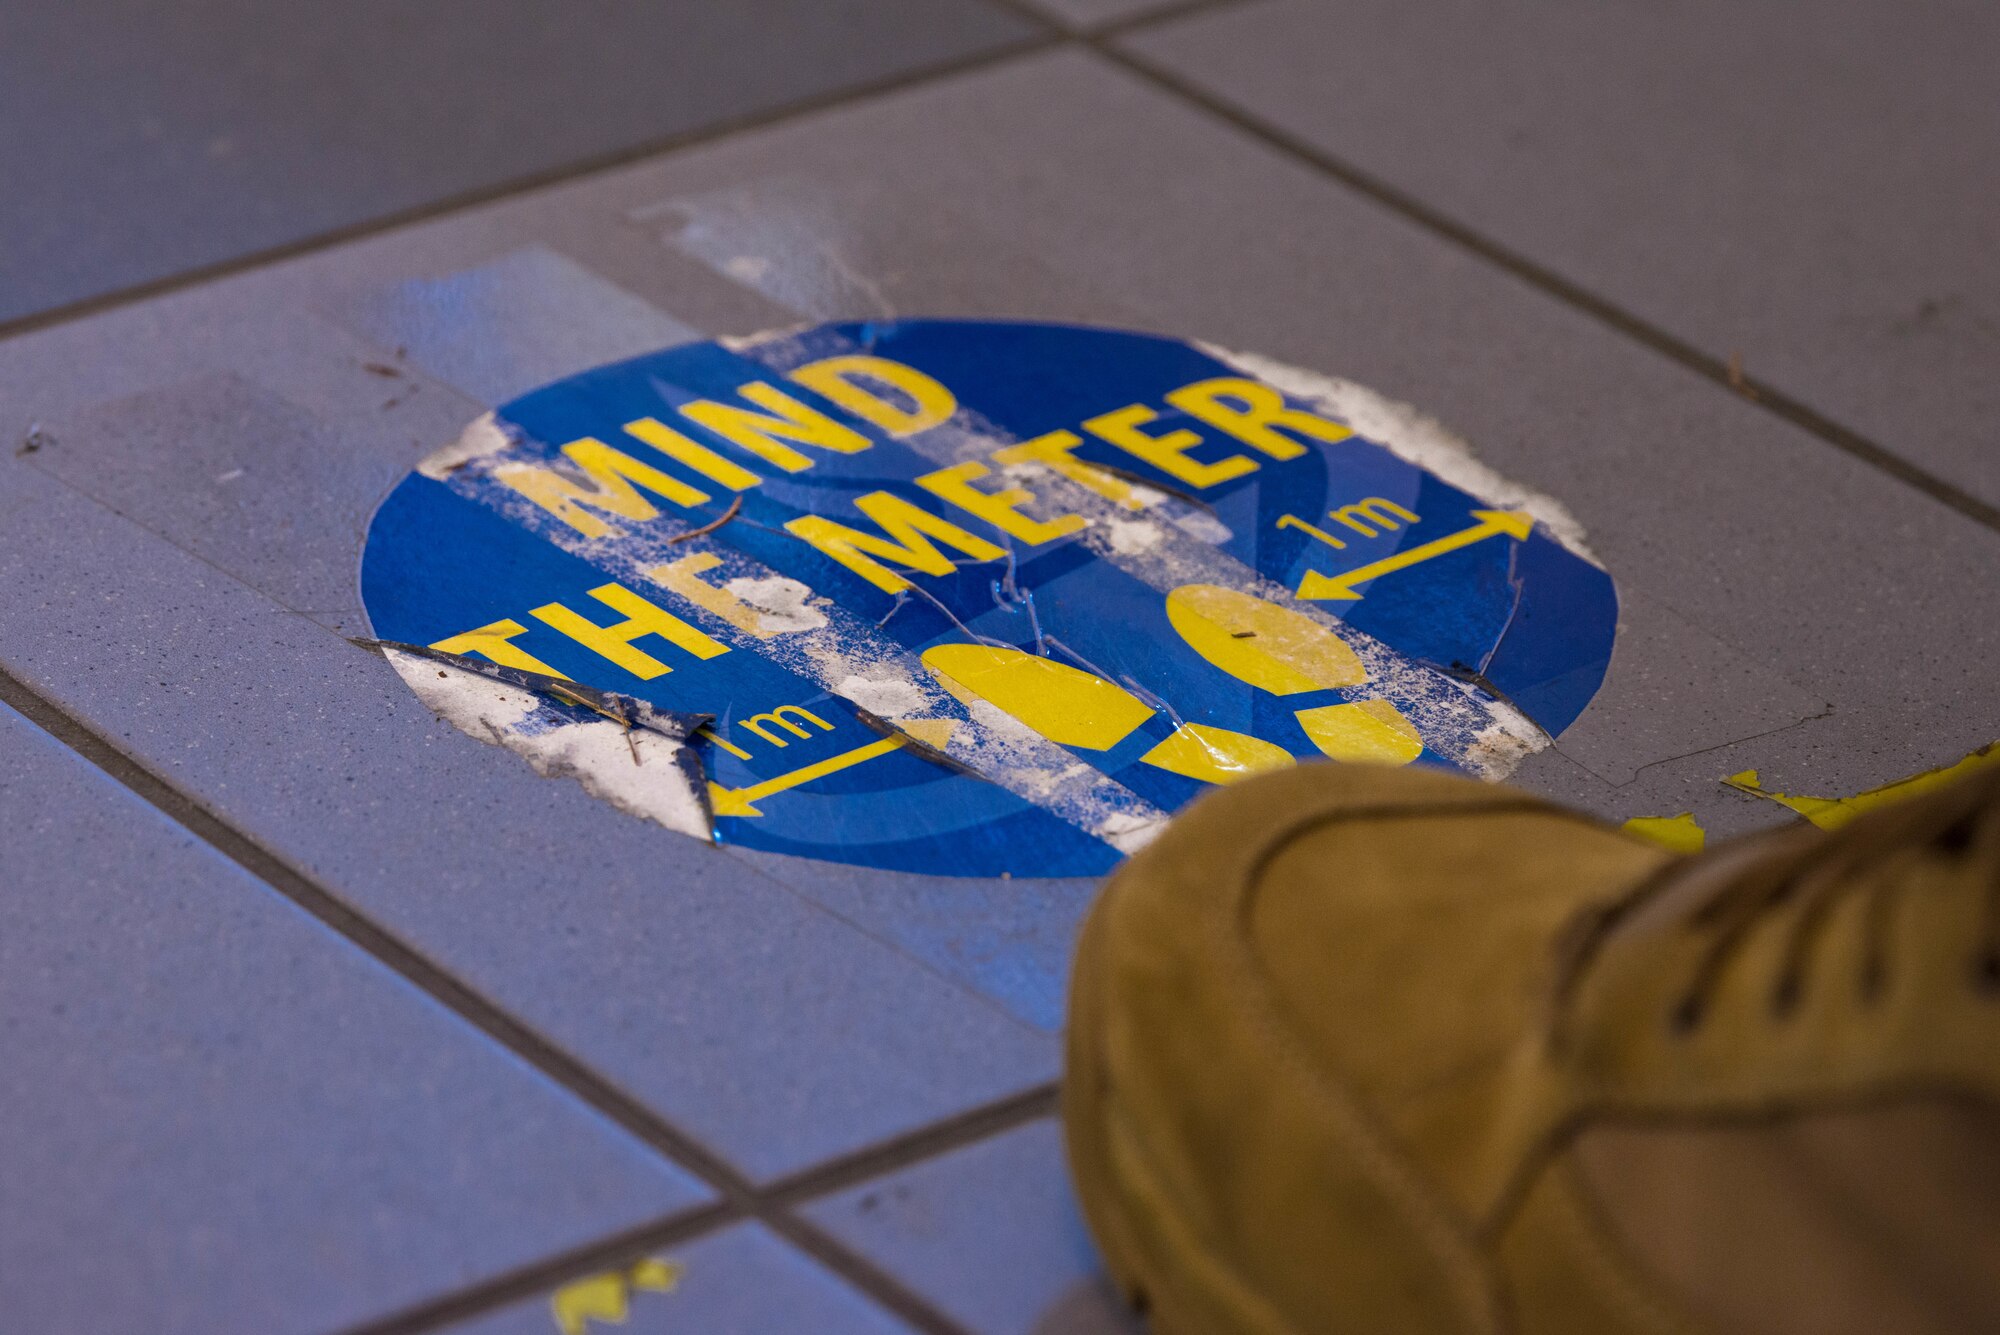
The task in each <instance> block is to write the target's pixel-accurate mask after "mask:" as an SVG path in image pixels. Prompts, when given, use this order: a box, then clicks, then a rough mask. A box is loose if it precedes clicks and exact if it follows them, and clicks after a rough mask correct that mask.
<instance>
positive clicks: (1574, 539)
mask: <svg viewBox="0 0 2000 1335" xmlns="http://www.w3.org/2000/svg"><path fill="white" fill-rule="evenodd" d="M1196 346H1197V347H1199V348H1200V349H1201V350H1202V351H1203V352H1205V353H1207V354H1208V355H1209V356H1211V357H1213V358H1215V359H1216V360H1217V361H1219V362H1225V363H1227V364H1228V365H1230V366H1233V367H1235V368H1236V369H1237V370H1239V371H1241V372H1242V373H1243V374H1245V375H1247V376H1252V377H1254V378H1256V379H1258V380H1262V381H1263V382H1264V383H1266V384H1268V385H1270V386H1272V387H1273V388H1275V389H1278V390H1280V391H1282V392H1284V393H1286V394H1289V395H1291V396H1292V397H1293V398H1296V399H1303V400H1305V401H1306V402H1307V403H1310V404H1311V405H1312V406H1313V407H1315V408H1317V409H1319V410H1320V411H1321V412H1322V413H1324V414H1325V415H1326V416H1328V417H1331V418H1333V419H1334V420H1336V421H1339V422H1344V423H1345V424H1347V425H1348V426H1350V427H1353V428H1354V430H1355V431H1357V432H1359V433H1360V434H1361V435H1363V436H1366V437H1367V438H1368V439H1369V440H1372V441H1374V442H1375V443H1376V444H1378V445H1380V446H1382V447H1384V448H1385V449H1387V450H1388V451H1389V452H1390V453H1392V454H1394V455H1396V456H1397V457H1398V458H1401V459H1405V460H1408V461H1409V462H1410V463H1413V464H1415V465H1416V466H1417V467H1419V468H1422V469H1425V470H1426V471H1428V472H1431V473H1434V474H1436V475H1437V476H1438V477H1440V478H1442V479H1444V480H1445V481H1446V482H1449V483H1451V485H1452V486H1454V487H1457V488H1458V489H1459V490H1460V491H1465V492H1470V493H1471V494H1472V495H1474V496H1477V497H1478V498H1479V499H1480V500H1483V501H1485V502H1486V503H1487V504H1488V505H1490V506H1492V507H1493V508H1494V509H1497V510H1526V511H1527V512H1528V513H1529V514H1531V515H1533V516H1534V517H1535V522H1536V523H1538V524H1540V525H1541V526H1542V527H1543V528H1544V529H1546V530H1548V533H1549V536H1551V537H1553V538H1555V539H1556V540H1557V541H1558V542H1560V543H1562V545H1563V546H1565V547H1567V548H1568V549H1569V550H1570V551H1572V552H1574V553H1576V554H1577V555H1578V556H1581V557H1583V558H1584V559H1585V560H1587V561H1589V562H1590V563H1591V564H1592V565H1597V566H1602V565H1603V564H1604V563H1603V562H1602V561H1599V560H1598V559H1597V556H1596V554H1595V553H1593V552H1592V551H1591V550H1590V547H1589V544H1588V543H1586V542H1585V541H1584V531H1583V525H1582V524H1579V523H1578V522H1577V521H1576V516H1574V515H1572V514H1571V513H1570V512H1569V511H1568V510H1566V509H1565V508H1563V505H1562V502H1560V501H1558V500H1556V499H1555V498H1554V497H1553V496H1549V495H1547V494H1545V493H1543V492H1539V491H1536V490H1534V489H1533V488H1531V487H1524V486H1522V485H1521V484H1520V483H1518V482H1511V481H1509V480H1508V479H1506V478H1504V477H1502V476H1500V474H1498V473H1496V472H1494V471H1493V470H1492V469H1491V468H1488V467H1487V466H1486V465H1485V464H1483V463H1481V462H1480V461H1479V459H1478V457H1477V456H1475V455H1474V454H1473V452H1472V446H1470V445H1468V444H1467V443H1466V442H1465V441H1464V440H1463V439H1462V438H1460V437H1459V436H1457V435H1455V434H1453V433H1452V432H1451V431H1450V430H1449V429H1448V428H1446V427H1445V425H1444V424H1443V423H1441V422H1439V421H1438V420H1437V419H1436V418H1434V417H1432V416H1431V415H1430V414H1428V413H1426V412H1424V411H1423V410H1422V409H1420V408H1414V407H1411V406H1410V405H1409V404H1407V403H1398V402H1397V401H1396V400H1394V399H1392V398H1389V397H1388V396H1387V395H1384V394H1378V393H1376V392H1375V391H1374V390H1372V389H1369V388H1368V387H1367V386H1366V385H1357V384H1355V383H1354V382H1353V381H1352V380H1342V379H1340V378H1339V377H1338V376H1330V375H1321V374H1320V373H1319V372H1317V371H1306V370H1301V369H1300V368H1298V367H1296V366H1287V365H1286V364H1285V363H1283V362H1279V361H1273V360H1272V359H1271V358H1269V357H1262V356H1259V355H1258V354H1256V353H1254V352H1231V351H1229V350H1228V349H1226V348H1218V347H1215V346H1214V345H1212V344H1208V343H1201V344H1197V345H1196Z"/></svg>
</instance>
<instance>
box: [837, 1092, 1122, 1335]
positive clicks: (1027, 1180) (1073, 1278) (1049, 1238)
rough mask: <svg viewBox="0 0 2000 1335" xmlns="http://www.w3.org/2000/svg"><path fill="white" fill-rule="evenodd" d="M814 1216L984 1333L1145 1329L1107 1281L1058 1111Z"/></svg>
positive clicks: (1071, 1334) (1116, 1333) (1085, 1334)
mask: <svg viewBox="0 0 2000 1335" xmlns="http://www.w3.org/2000/svg"><path fill="white" fill-rule="evenodd" d="M807 1214H808V1215H809V1216H810V1217H811V1218H812V1219H813V1220H814V1221H815V1222H816V1223H818V1224H820V1225H821V1226H823V1227H825V1228H826V1229H828V1230H829V1231H830V1232H832V1233H833V1234H834V1235H835V1236H837V1237H839V1238H840V1239H841V1240H842V1241H844V1242H846V1243H847V1244H848V1245H849V1246H851V1247H854V1248H856V1249H857V1250H859V1251H860V1252H862V1253H863V1254H864V1255H866V1256H867V1257H868V1258H869V1259H870V1260H872V1261H874V1262H875V1263H876V1264H877V1265H879V1266H881V1267H882V1268H883V1269H885V1270H887V1271H888V1272H889V1273H890V1274H892V1275H894V1276H895V1277H896V1278H897V1279H900V1280H901V1281H902V1282H903V1283H905V1284H907V1285H909V1286H910V1287H911V1288H913V1289H915V1290H916V1291H917V1292H918V1293H920V1294H922V1295H923V1296H924V1297H926V1298H928V1299H930V1300H931V1301H932V1302H933V1303H936V1304H937V1305H938V1306H939V1307H940V1308H942V1309H943V1310H944V1311H945V1312H946V1313H948V1314H949V1315H951V1316H953V1317H955V1318H956V1319H957V1320H959V1321H961V1322H963V1323H964V1324H965V1327H966V1329H967V1330H969V1331H975V1332H977V1335H1137V1332H1138V1331H1139V1329H1140V1325H1139V1323H1138V1322H1137V1321H1136V1320H1134V1319H1133V1318H1131V1317H1130V1316H1128V1315H1127V1314H1126V1313H1125V1311H1124V1309H1123V1307H1122V1306H1121V1305H1120V1304H1119V1303H1118V1302H1117V1300H1116V1299H1115V1298H1114V1297H1113V1295H1112V1294H1111V1292H1110V1290H1109V1288H1108V1287H1107V1285H1106V1283H1105V1281H1104V1279H1103V1277H1102V1274H1101V1271H1100V1267H1099V1264H1098V1261H1097V1255H1096V1252H1095V1250H1094V1248H1093V1247H1092V1244H1091V1242H1090V1237H1089V1234H1088V1233H1087V1232H1086V1231H1085V1229H1084V1226H1083V1221H1082V1218H1081V1216H1080V1215H1079V1214H1078V1212H1077V1208H1076V1203H1075V1200H1074V1198H1073V1196H1072V1194H1071V1191H1070V1187H1069V1178H1068V1175H1067V1172H1066V1170H1065V1167H1064V1163H1063V1149H1062V1132H1061V1128H1060V1127H1059V1126H1058V1125H1057V1123H1055V1122H1054V1121H1041V1122H1033V1123H1030V1124H1029V1125H1027V1126H1024V1127H1021V1128H1019V1129H1018V1130H1014V1131H1010V1132H1008V1133H1007V1134H1005V1135H1003V1136H996V1137H994V1138H993V1139H991V1140H987V1141H982V1142H980V1143H979V1144H976V1145H973V1146H970V1147H968V1148H966V1149H962V1150H958V1151H956V1152H954V1153H952V1154H949V1155H946V1156H944V1157H942V1158H938V1159H932V1160H929V1161H928V1162H925V1163H921V1164H918V1165H916V1166H915V1167H913V1168H910V1169H906V1170H905V1171H903V1172H901V1173H897V1174H895V1175H893V1176H891V1177H886V1178H881V1179H878V1180H876V1181H874V1182H869V1183H867V1184H865V1185H863V1186H859V1187H855V1188H853V1189H851V1190H849V1191H845V1192H842V1193H841V1194H840V1195H838V1196H833V1197H830V1198H828V1199H826V1200H824V1201H820V1202H817V1203H815V1204H814V1205H813V1206H811V1207H810V1208H809V1209H808V1210H807Z"/></svg>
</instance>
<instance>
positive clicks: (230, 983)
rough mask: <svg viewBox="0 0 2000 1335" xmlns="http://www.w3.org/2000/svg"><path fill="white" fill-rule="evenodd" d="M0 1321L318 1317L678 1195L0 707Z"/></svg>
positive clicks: (391, 1296)
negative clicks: (0, 1211)
mask: <svg viewBox="0 0 2000 1335" xmlns="http://www.w3.org/2000/svg"><path fill="white" fill-rule="evenodd" d="M0 811H5V813H6V819H5V821H4V822H0V885H5V886H6V894H5V895H4V896H0V1015H4V1016H5V1017H6V1019H5V1022H4V1024H0V1066H4V1068H5V1070H6V1072H7V1078H6V1079H5V1080H4V1081H0V1126H5V1127H6V1128H7V1132H6V1135H5V1137H3V1138H0V1199H4V1200H6V1202H7V1209H6V1210H5V1212H4V1216H0V1276H5V1277H6V1279H5V1281H4V1286H0V1287H4V1288H5V1291H6V1295H7V1296H6V1307H7V1321H6V1323H7V1325H8V1326H9V1328H11V1329H18V1330H24V1331H25V1330H50V1331H52V1330H86V1329H87V1330H90V1331H92V1332H100V1333H101V1335H122V1333H126V1332H129V1335H175V1333H176V1332H188V1333H189V1335H193V1333H194V1332H199V1333H200V1335H226V1333H227V1332H242V1333H243V1335H280V1333H282V1332H318V1331H325V1330H331V1329H337V1328H340V1327H344V1326H346V1325H349V1324H351V1323H354V1322H357V1321H361V1320H363V1319H368V1318H372V1317H380V1316H384V1315H387V1314H388V1313H389V1312H392V1311H395V1310H398V1309H401V1308H403V1307H406V1306H409V1305H410V1304H412V1303H415V1302H418V1301H421V1300H425V1299H428V1298H433V1297H436V1296H439V1295H442V1294H443V1293H446V1292H450V1291H453V1290H455V1289H458V1288H460V1287H463V1286H464V1285H466V1284H469V1283H472V1282H475V1281H477V1280H479V1279H482V1278H485V1277H488V1276H491V1275H495V1274H498V1273H501V1272H504V1271H506V1270H509V1269H511V1268H513V1267H516V1266H519V1265H522V1264H525V1263H528V1262H531V1261H534V1260H537V1259H539V1258H540V1257H542V1256H543V1255H545V1254H547V1253H549V1252H552V1251H557V1250H561V1249H564V1248H569V1247H575V1246H579V1245H582V1244H584V1243H587V1242H590V1241H593V1240H595V1239H596V1238H599V1237H602V1236H605V1235H607V1234H611V1233H615V1232H618V1231H620V1230H622V1229H627V1228H630V1227H633V1226H634V1225H636V1224H639V1223H642V1222H645V1221H647V1220H650V1219H654V1218H658V1217H660V1216H663V1215H666V1214H669V1213H672V1212H673V1211H676V1210H679V1209H683V1208H687V1207H689V1206H692V1205H695V1204H697V1203H699V1202H700V1201H701V1200H702V1199H703V1198H704V1194H705V1193H704V1191H703V1189H702V1188H701V1187H700V1186H699V1185H698V1184H697V1183H696V1182H694V1181H693V1180H692V1179H691V1178H689V1177H687V1176H686V1175H685V1174H683V1173H681V1172H679V1171H678V1170H676V1169H674V1168H673V1167H671V1166H670V1165H668V1164H667V1163H665V1162H663V1161H662V1160H660V1159H659V1158H658V1157H656V1156H655V1155H654V1154H653V1153H651V1152H650V1151H649V1150H647V1149H645V1148H643V1147H642V1146H640V1145H638V1144H637V1143H636V1142H634V1141H632V1140H631V1139H629V1138H628V1137H627V1136H626V1135H625V1134H624V1133H622V1132H620V1131H618V1130H616V1129H615V1128H613V1127H612V1126H611V1125H609V1124H608V1123H606V1122H604V1121H603V1120H602V1119H601V1118H600V1117H598V1116H597V1114H595V1113H594V1112H591V1111H590V1110H589V1109H587V1108H586V1107H584V1106H583V1105H582V1104H581V1103H579V1102H577V1101H576V1100H575V1099H574V1098H573V1097H572V1096H570V1095H569V1094H567V1093H566V1092H564V1091H561V1090H558V1089H557V1088H555V1087H554V1086H553V1085H550V1084H549V1083H547V1082H546V1081H544V1080H543V1079H542V1078H541V1077H540V1076H538V1075H536V1074H534V1073H533V1072H531V1071H529V1070H528V1069H526V1068H525V1067H523V1066H522V1065H521V1064H520V1063H519V1062H518V1061H517V1060H516V1059H514V1058H513V1057H511V1056H509V1055H508V1054H507V1053H505V1052H503V1051H501V1050H500V1049H499V1048H497V1047H496V1046H494V1045H493V1044H492V1043H491V1042H490V1041H489V1040H488V1039H486V1038H485V1037H484V1036H483V1035H481V1034H479V1033H478V1032H477V1031H475V1030H473V1029H472V1028H471V1027H470V1026H468V1025H466V1024H465V1023H463V1022H462V1021H460V1020H458V1019H457V1018H456V1017H454V1016H452V1015H450V1014H448V1013H446V1012H445V1011H444V1010H442V1009H441V1008H440V1007H439V1006H438V1005H437V1004H436V1003H434V1002H433V1001H431V1000H430V999H429V998H428V997H426V996H424V995H423V994H422V993H420V992H418V991H417V990H416V989H415V988H413V987H411V986H410V985H409V984H408V983H406V982H404V981H403V980H402V979H400V978H398V977H397V976H395V975H394V974H392V973H390V972H389V971H388V970H387V969H385V968H383V967H382V966H380V965H378V964H377V963H375V962H374V961H372V960H370V959H369V958H367V957H366V956H364V955H363V954H362V953H361V952H360V951H359V950H357V949H356V948H354V947H353V946H351V945H349V944H348V943H347V942H346V941H344V940H342V939H341V938H339V937H337V936H335V935H334V934H333V933H332V932H330V931H329V930H328V929H326V928H325V927H323V926H321V925H320V924H319V923H318V922H316V921H314V920H313V919H311V918H309V917H307V916H306V915H305V914H304V913H302V912H301V911H299V910H298V909H297V908H295V907H294V906H293V905H291V904H290V903H289V902H287V901H286V900H284V899H283V898H281V897H280V896H278V895H277V893H276V892H274V891H272V890H271V889H269V888H268V887H266V886H265V885H263V884H262V883H261V882H259V881H256V880H255V879H253V878H252V877H250V876H249V875H247V874H246V873H244V872H242V871H241V870H240V869H238V868H237V867H236V865H235V864H233V863H231V862H228V861H226V860H225V859H223V858H222V857H221V856H220V855H219V854H217V853H215V852H214V851H213V850H212V849H210V848H209V847H208V846H207V845H205V844H201V843H199V842H197V841H196V840H195V839H194V838H193V837H192V836H191V835H189V834H188V833H187V832H186V831H185V830H183V829H181V828H180V827H179V826H176V825H174V824H172V823H171V822H169V821H168V820H166V819H165V818H164V817H162V816H161V815H159V814H158V813H157V812H156V811H155V810H154V809H153V808H152V807H150V806H147V805H146V804H145V803H143V802H141V801H140V800H139V799H138V798H136V797H134V796H133V795H132V794H131V793H130V792H129V791H128V790H126V789H125V788H124V787H122V786H120V785H118V784H116V783H114V782H113V781H112V780H110V779H109V778H108V777H106V776H105V775H104V773H103V772H102V771H99V770H97V769H95V768H93V767H91V766H90V765H88V764H86V763H85V762H84V761H82V760H81V759H80V758H78V757H77V756H76V755H75V753H73V752H71V751H69V750H68V749H67V748H65V747H63V746H61V745H59V744H58V743H57V742H55V741H54V740H53V739H52V738H50V737H49V736H48V735H47V734H46V733H43V732H41V731H40V730H39V729H36V728H34V727H33V726H32V725H30V724H29V723H28V722H27V721H26V720H24V719H22V718H21V717H20V716H19V715H18V714H15V713H14V712H12V711H11V710H8V709H6V708H4V707H0Z"/></svg>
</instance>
